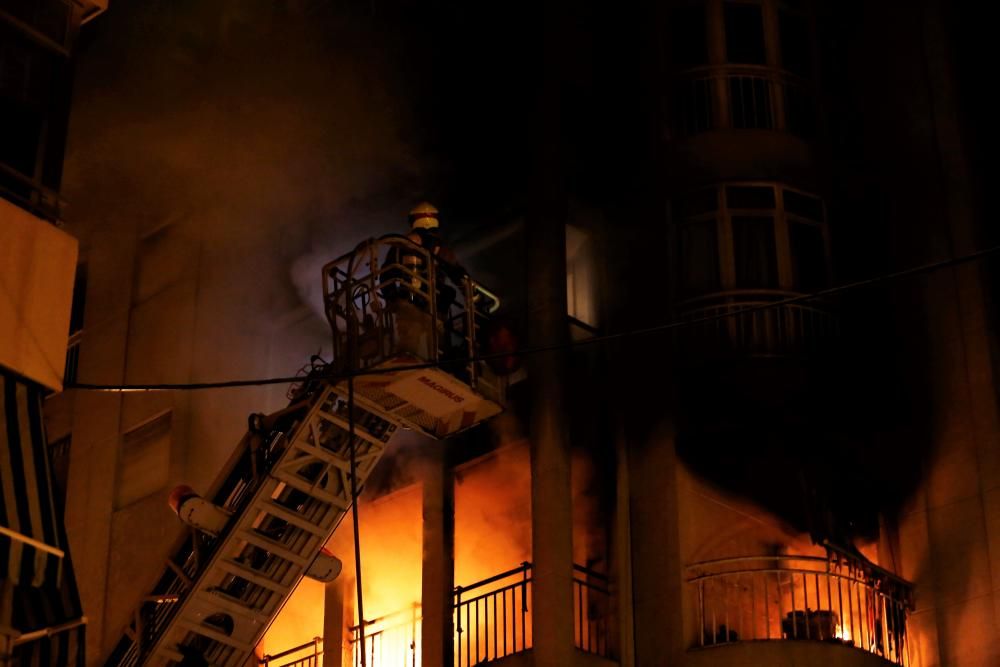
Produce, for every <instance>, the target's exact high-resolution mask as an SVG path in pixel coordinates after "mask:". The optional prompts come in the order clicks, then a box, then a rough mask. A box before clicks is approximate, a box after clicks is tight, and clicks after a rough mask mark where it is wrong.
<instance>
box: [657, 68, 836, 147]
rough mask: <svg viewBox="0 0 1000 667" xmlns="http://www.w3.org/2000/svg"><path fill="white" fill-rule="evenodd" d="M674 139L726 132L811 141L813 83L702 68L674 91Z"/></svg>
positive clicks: (765, 72) (760, 72)
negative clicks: (754, 131) (786, 135)
mask: <svg viewBox="0 0 1000 667" xmlns="http://www.w3.org/2000/svg"><path fill="white" fill-rule="evenodd" d="M670 105H671V116H672V130H673V135H674V137H675V138H682V137H690V136H693V135H695V134H699V133H701V132H707V131H709V130H721V129H759V130H783V131H788V132H791V133H792V134H795V135H798V136H800V137H803V138H810V137H811V136H812V134H813V132H814V128H815V123H816V105H815V102H814V97H813V93H812V91H811V89H810V87H809V84H808V81H806V80H805V79H802V78H800V77H797V76H795V75H793V74H790V73H788V72H785V71H783V70H777V69H772V68H770V67H766V66H752V65H739V66H731V65H730V66H724V67H717V66H711V67H699V68H695V69H691V70H687V71H685V72H683V73H681V74H679V75H678V77H677V78H676V80H675V81H674V84H673V90H672V93H671V100H670Z"/></svg>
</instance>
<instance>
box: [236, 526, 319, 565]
mask: <svg viewBox="0 0 1000 667" xmlns="http://www.w3.org/2000/svg"><path fill="white" fill-rule="evenodd" d="M236 536H237V537H238V538H240V539H241V540H246V541H247V542H248V543H250V544H252V545H254V546H255V547H258V548H261V549H263V550H264V551H267V552H269V553H272V554H274V555H275V556H277V557H278V558H283V559H284V560H287V561H288V562H290V563H295V564H296V565H298V566H300V567H306V566H307V565H309V560H308V559H306V558H303V557H302V556H300V555H299V554H297V553H295V552H294V551H292V550H291V549H289V548H288V547H287V546H285V545H284V544H280V543H278V542H275V541H274V540H272V539H269V538H267V537H264V536H263V535H261V534H260V533H258V532H256V531H254V530H241V531H239V532H238V533H236Z"/></svg>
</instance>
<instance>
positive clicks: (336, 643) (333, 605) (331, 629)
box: [323, 577, 345, 667]
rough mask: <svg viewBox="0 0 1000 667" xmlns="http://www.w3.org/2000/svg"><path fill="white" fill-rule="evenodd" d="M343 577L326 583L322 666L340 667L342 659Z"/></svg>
mask: <svg viewBox="0 0 1000 667" xmlns="http://www.w3.org/2000/svg"><path fill="white" fill-rule="evenodd" d="M344 627H345V626H344V578H343V577H338V578H337V579H335V580H333V581H331V582H330V583H328V584H327V585H326V590H325V594H324V597H323V667H341V665H342V663H343V660H344Z"/></svg>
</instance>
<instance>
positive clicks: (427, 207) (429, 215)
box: [410, 201, 438, 229]
mask: <svg viewBox="0 0 1000 667" xmlns="http://www.w3.org/2000/svg"><path fill="white" fill-rule="evenodd" d="M437 227H438V210H437V209H436V208H435V207H434V205H433V204H431V203H430V202H426V201H425V202H421V203H419V204H417V205H416V206H414V207H413V208H412V209H410V229H437Z"/></svg>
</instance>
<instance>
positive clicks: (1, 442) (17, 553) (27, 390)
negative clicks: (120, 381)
mask: <svg viewBox="0 0 1000 667" xmlns="http://www.w3.org/2000/svg"><path fill="white" fill-rule="evenodd" d="M42 392H43V389H42V388H41V387H40V386H39V385H36V384H34V383H31V382H29V381H25V380H23V379H21V378H19V377H16V376H12V375H10V374H9V373H4V372H3V371H0V581H2V582H3V583H4V584H5V585H6V586H8V587H11V588H12V600H11V602H12V603H13V609H12V610H11V612H12V613H11V616H10V620H11V623H10V624H11V626H12V629H13V630H14V631H15V634H14V635H13V645H12V646H11V647H10V648H11V650H12V655H13V658H14V660H15V664H17V665H20V666H21V667H35V666H37V667H49V666H54V667H68V666H70V665H75V666H80V667H82V665H83V664H84V658H85V655H84V640H85V629H86V625H85V623H86V620H85V619H84V618H83V613H82V610H81V607H80V596H79V593H78V591H77V587H76V580H75V579H74V577H73V568H72V565H71V564H70V560H69V554H68V553H67V551H68V547H67V544H68V540H67V539H66V531H65V527H64V525H63V517H62V508H61V507H60V506H58V505H57V504H56V502H55V497H56V494H55V489H54V487H53V483H52V468H51V465H50V462H49V451H48V443H47V442H46V439H45V429H44V426H43V423H42Z"/></svg>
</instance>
